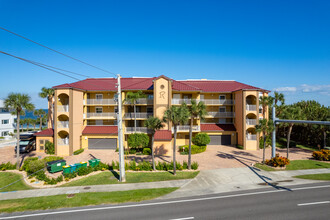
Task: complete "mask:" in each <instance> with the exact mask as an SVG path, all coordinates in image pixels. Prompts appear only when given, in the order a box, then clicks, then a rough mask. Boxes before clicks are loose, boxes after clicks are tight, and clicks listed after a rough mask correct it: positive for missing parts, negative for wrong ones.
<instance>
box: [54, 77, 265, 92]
mask: <svg viewBox="0 0 330 220" xmlns="http://www.w3.org/2000/svg"><path fill="white" fill-rule="evenodd" d="M160 77H164V78H167V77H165V76H160ZM158 78H159V77H151V78H122V79H121V83H122V90H153V81H154V80H155V79H158ZM167 79H168V78H167ZM116 83H117V79H115V78H89V79H85V80H81V81H78V82H74V83H70V84H68V83H66V84H62V85H58V86H54V87H53V88H55V89H56V88H75V89H81V90H89V91H117V88H116ZM172 89H173V90H176V91H201V92H233V91H238V90H263V89H260V88H258V87H254V86H250V85H247V84H243V83H240V82H236V81H220V80H185V81H176V80H172ZM265 91H267V90H265Z"/></svg>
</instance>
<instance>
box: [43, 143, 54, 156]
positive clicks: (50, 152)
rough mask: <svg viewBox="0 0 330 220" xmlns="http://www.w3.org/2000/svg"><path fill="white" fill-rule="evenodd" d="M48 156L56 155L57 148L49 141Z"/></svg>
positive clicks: (47, 145) (47, 146) (47, 144)
mask: <svg viewBox="0 0 330 220" xmlns="http://www.w3.org/2000/svg"><path fill="white" fill-rule="evenodd" d="M45 149H46V154H55V147H54V144H53V143H52V142H49V141H47V142H46V144H45Z"/></svg>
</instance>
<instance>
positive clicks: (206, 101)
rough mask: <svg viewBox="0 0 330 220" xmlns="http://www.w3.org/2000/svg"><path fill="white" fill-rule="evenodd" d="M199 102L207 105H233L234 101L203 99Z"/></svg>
mask: <svg viewBox="0 0 330 220" xmlns="http://www.w3.org/2000/svg"><path fill="white" fill-rule="evenodd" d="M199 101H202V102H204V104H205V105H233V104H235V101H234V100H231V99H201V100H199Z"/></svg>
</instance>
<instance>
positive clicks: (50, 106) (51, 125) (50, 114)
mask: <svg viewBox="0 0 330 220" xmlns="http://www.w3.org/2000/svg"><path fill="white" fill-rule="evenodd" d="M52 99H53V97H49V98H48V128H53V117H52V114H53V111H52V109H53V100H52Z"/></svg>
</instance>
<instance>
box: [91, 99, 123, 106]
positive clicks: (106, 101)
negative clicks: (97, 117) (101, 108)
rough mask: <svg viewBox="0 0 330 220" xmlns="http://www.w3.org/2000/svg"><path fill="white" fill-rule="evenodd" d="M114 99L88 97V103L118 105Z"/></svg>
mask: <svg viewBox="0 0 330 220" xmlns="http://www.w3.org/2000/svg"><path fill="white" fill-rule="evenodd" d="M116 104H117V103H116V102H115V100H114V99H87V105H116Z"/></svg>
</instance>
